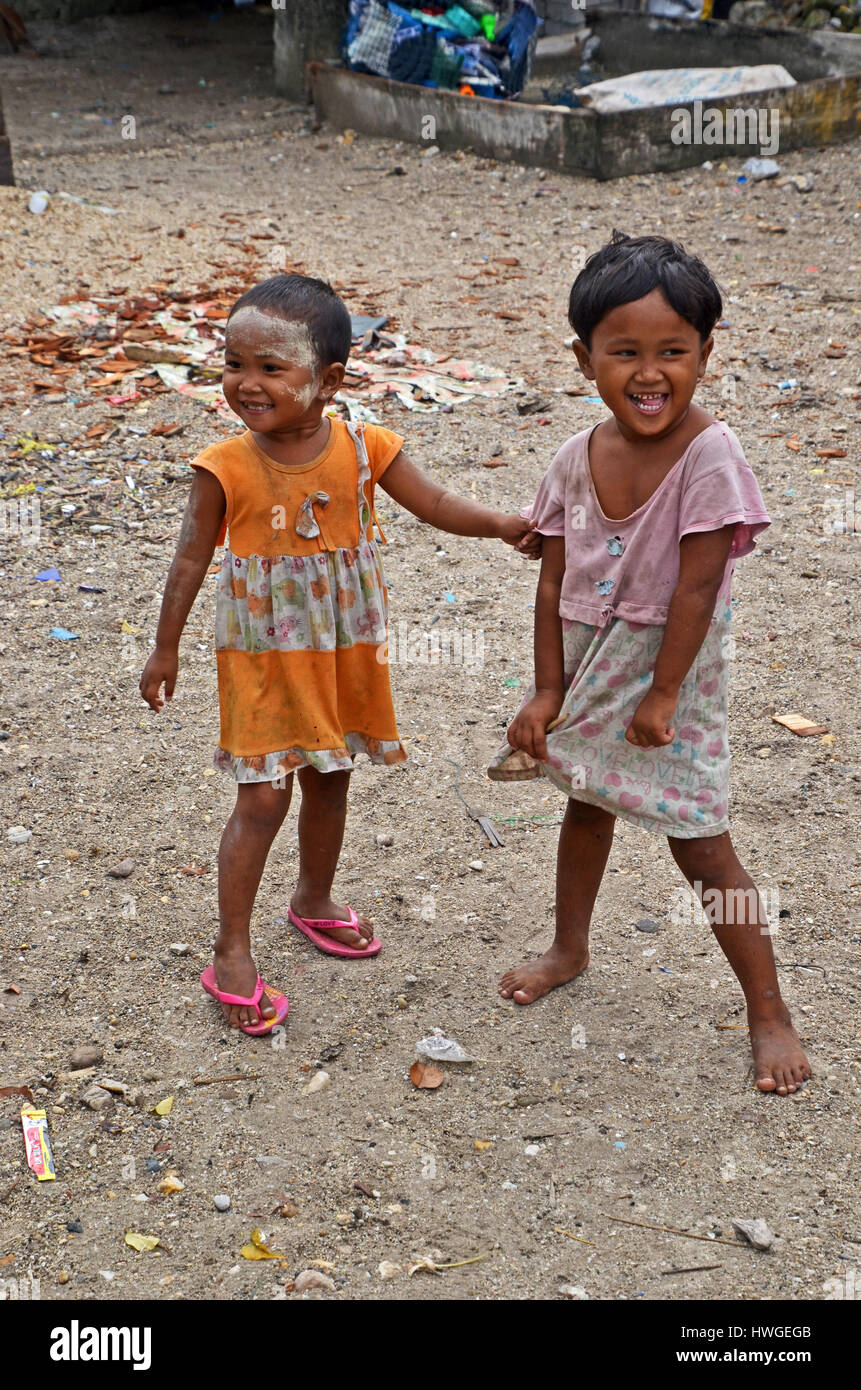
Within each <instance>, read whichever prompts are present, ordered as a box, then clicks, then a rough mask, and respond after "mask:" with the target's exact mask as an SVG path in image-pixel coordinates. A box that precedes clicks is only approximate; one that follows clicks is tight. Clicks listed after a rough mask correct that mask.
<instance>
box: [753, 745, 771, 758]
mask: <svg viewBox="0 0 861 1390" xmlns="http://www.w3.org/2000/svg"><path fill="white" fill-rule="evenodd" d="M771 753H772V750H771V749H770V748H767V747H766V748H757V750H756V756H757V757H758V758H770V757H771Z"/></svg>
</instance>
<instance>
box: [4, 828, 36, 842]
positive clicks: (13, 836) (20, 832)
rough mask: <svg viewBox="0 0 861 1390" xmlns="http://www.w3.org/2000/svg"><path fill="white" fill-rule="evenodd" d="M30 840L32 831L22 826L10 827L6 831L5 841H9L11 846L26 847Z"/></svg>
mask: <svg viewBox="0 0 861 1390" xmlns="http://www.w3.org/2000/svg"><path fill="white" fill-rule="evenodd" d="M32 838H33V832H32V830H28V829H27V828H26V826H23V825H11V826H10V827H9V829H8V830H7V831H6V839H7V840H11V842H12V844H13V845H26V843H27V841H28V840H30V839H32Z"/></svg>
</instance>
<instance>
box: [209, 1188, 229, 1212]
mask: <svg viewBox="0 0 861 1390" xmlns="http://www.w3.org/2000/svg"><path fill="white" fill-rule="evenodd" d="M212 1205H213V1206H214V1207H215V1210H216V1211H230V1198H229V1197H228V1195H227V1193H226V1192H218V1193H216V1195H215V1196H214V1197H213V1199H212Z"/></svg>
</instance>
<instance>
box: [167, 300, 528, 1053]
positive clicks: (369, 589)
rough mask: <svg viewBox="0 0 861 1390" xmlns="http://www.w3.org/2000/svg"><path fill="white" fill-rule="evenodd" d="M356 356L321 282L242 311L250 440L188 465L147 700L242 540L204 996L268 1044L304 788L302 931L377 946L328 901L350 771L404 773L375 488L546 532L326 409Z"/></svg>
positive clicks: (244, 415)
mask: <svg viewBox="0 0 861 1390" xmlns="http://www.w3.org/2000/svg"><path fill="white" fill-rule="evenodd" d="M350 341H351V326H350V316H349V314H348V313H347V310H346V308H345V306H344V304H343V303H342V301H341V300H340V299H339V298H338V296H337V295H336V294H335V292H334V291H333V290H332V289H331V287H330V286H329V285H327V284H326V283H325V282H323V281H321V280H316V279H313V278H310V277H307V276H302V275H279V276H275V277H274V278H272V279H270V280H265V281H263V282H262V283H261V284H259V285H255V286H254V287H253V288H252V289H251V290H249V291H248V293H247V294H244V295H243V296H242V297H241V298H240V299H239V300H237V302H236V304H234V306H233V309H232V310H231V313H230V317H229V319H228V321H227V326H226V342H225V366H224V378H223V387H224V395H225V397H226V399H227V402H228V404H229V405H230V407H231V409H232V410H234V411H235V413H236V414H237V415H238V416H239V418H240V419H241V420H242V422H243V423H244V425H245V426H246V431H245V432H244V433H243V434H241V435H238V436H237V437H235V438H233V439H230V440H228V441H227V442H225V443H220V444H213V445H210V447H209V448H208V449H204V451H203V453H201V454H200V455H198V457H197V458H196V459H195V460H194V461H193V464H192V467H193V469H194V477H193V480H192V484H191V493H190V496H189V499H188V505H187V507H186V512H185V516H184V519H183V523H182V530H181V532H180V537H179V543H178V545H177V550H176V554H175V556H174V560H173V563H172V565H171V568H170V571H169V573H168V577H167V583H166V587H165V592H164V598H163V600H162V607H161V615H160V618H159V624H158V631H157V636H156V647H155V650H154V652H153V653H152V655H151V656H150V658H149V660H148V662H147V664H146V667H145V669H144V672H143V675H142V677H141V684H140V689H141V695H142V696H143V698H144V700H146V702H147V704H148V705H149V706H150V707H151V708H152V709H153V710H156V711H158V710H160V709H161V708H162V706H163V704H164V700H165V699H166V700H169V699H170V698H171V697H172V695H173V691H174V687H175V685H176V679H177V669H178V660H179V658H178V649H179V639H180V636H181V633H182V630H183V627H184V626H185V622H186V619H187V618H188V614H189V612H190V610H191V606H192V604H193V603H194V600H195V597H196V595H197V593H198V590H199V589H200V586H201V584H202V582H203V578H204V576H205V574H206V572H207V569H208V567H209V565H210V562H211V560H212V555H213V552H214V550H215V547H216V545H218V544H220V543H222V542H223V541H224V539H225V535H227V537H228V545H227V548H226V549H225V551H224V559H223V563H222V567H221V574H220V576H219V580H218V597H217V604H216V619H215V628H216V651H217V662H218V692H219V703H220V708H221V737H220V742H219V747H218V750H217V752H216V755H215V762H216V766H218V767H220V768H221V769H223V770H224V771H225V772H228V773H230V774H231V775H232V776H233V777H234V778H235V780H236V782H237V783H238V787H237V799H236V806H235V808H234V811H233V814H232V815H231V817H230V819H229V821H228V823H227V826H226V827H225V830H224V834H223V836H222V839H221V847H220V850H219V857H218V895H219V916H220V929H219V933H218V938H217V940H216V943H215V960H214V963H213V965H212V966H210V967H209V969H208V970H206V971H204V973H203V975H202V977H201V983H202V984H203V988H204V989H205V990H206V991H207V993H209V994H210V995H211V996H212V997H213V998H215V999H217V1000H218V1001H219V1002H220V1003H221V1006H222V1009H223V1011H224V1013H225V1015H226V1017H227V1019H228V1021H229V1023H230V1024H231V1026H232V1027H235V1028H241V1029H242V1030H243V1031H244V1032H246V1033H252V1034H260V1033H265V1032H269V1031H271V1029H272V1028H273V1027H274V1026H275V1025H276V1024H277V1023H279V1022H280V1021H282V1020H283V1019H284V1017H285V1016H286V1014H287V1009H288V1004H287V999H286V997H285V996H284V995H283V993H281V992H280V991H279V990H277V989H275V988H273V987H271V986H268V985H266V984H265V982H264V981H263V980H262V979H261V978H260V976H259V975H258V972H257V968H256V966H255V964H254V961H253V958H252V955H251V943H250V921H251V910H252V907H253V905H254V899H255V896H256V893H257V888H258V885H259V883H260V879H261V876H262V873H263V868H264V865H265V863H266V857H267V855H268V853H269V849H270V846H271V845H272V842H273V840H274V839H275V836H276V834H277V833H278V830H279V828H280V826H281V824H282V822H283V820H284V817H285V816H286V814H287V810H288V807H289V805H290V797H291V792H292V784H293V774H294V772H295V773H296V775H297V777H298V779H299V786H300V789H301V792H302V804H301V809H300V812H299V822H298V835H299V878H298V883H297V885H296V889H295V892H294V893H293V897H292V899H291V902H290V908H289V918H290V921H291V922H292V923H293V925H294V926H295V927H296V928H297V929H298V930H300V931H301V932H303V933H304V935H305V936H307V937H308V938H309V939H310V940H311V941H312V942H313V943H314V945H316V946H317V947H318V948H319V949H320V950H322V951H325V952H326V953H327V954H330V955H337V956H342V957H350V958H353V959H359V958H361V957H366V956H372V955H375V954H376V953H377V952H378V951H379V949H380V942H379V941H378V940H377V938H376V937H375V936H374V933H373V929H372V926H371V923H370V922H369V921H368V920H367V919H366V918H365V917H363V916H361V914H359V913H357V912H356V911H354V909H353V908H351V907H344V906H342V905H341V904H339V903H336V902H334V901H333V899H332V896H331V893H332V883H333V879H334V875H335V869H336V866H337V863H338V857H339V854H340V850H341V843H342V840H343V834H344V825H345V820H346V810H347V791H348V787H349V782H350V774H351V771H352V768H353V759H354V757H355V755H356V754H357V753H365V754H367V756H368V757H370V759H371V761H372V762H375V763H397V762H401V761H403V760H404V758H405V757H406V753H405V751H404V749H403V746H402V744H401V741H400V737H399V735H398V729H397V725H396V722H395V713H394V708H393V704H392V695H391V689H390V685H389V668H388V664H387V662H386V658H385V652H386V645H385V644H386V631H387V627H386V625H387V606H388V605H387V594H386V586H385V581H384V578H383V571H382V565H381V562H380V555H379V550H378V546H377V542H376V540H375V538H374V531H373V525H374V522H375V520H376V517H375V513H374V489H375V487H376V485H377V484H379V485H380V486H381V487H382V488H383V489H384V490H385V491H386V492H387V493H388V494H389V496H390V497H392V498H393V499H394V500H395V501H396V502H397V503H398V504H399V505H400V506H402V507H404V508H406V509H407V510H408V511H410V512H412V513H413V514H414V515H415V516H417V517H418V518H419V519H420V520H422V521H426V522H428V523H429V524H430V525H432V526H436V527H438V528H439V529H440V530H442V531H449V532H451V533H452V534H454V535H459V536H487V537H495V538H497V539H500V540H503V541H505V542H506V543H507V544H509V545H518V544H524V545H528V542H527V537H528V533H529V531H530V528H531V523H530V522H528V521H524V519H523V518H522V517H519V516H505V515H503V514H501V513H499V512H494V511H491V510H490V509H489V508H487V507H483V506H480V505H478V504H477V503H475V502H470V501H467V500H466V499H464V498H461V497H458V496H456V495H455V494H453V493H451V492H446V491H445V490H444V489H443V488H441V487H440V486H439V485H438V484H436V483H434V482H432V481H431V479H430V478H428V477H426V476H425V475H424V474H423V473H422V472H421V471H420V470H419V469H418V468H417V467H416V466H415V464H413V463H411V462H410V460H409V459H408V458H407V457H406V455H405V454H404V452H403V450H402V445H403V442H404V441H403V439H402V438H401V437H400V435H397V434H394V433H393V432H392V431H391V430H387V429H383V428H381V427H379V426H374V425H365V426H364V427H354V426H352V425H349V424H346V423H345V422H344V421H343V420H340V419H336V418H333V417H331V416H329V415H327V414H325V413H324V412H325V410H326V408H327V406H328V405H329V404H330V402H331V400H332V397H333V396H334V395H335V393H336V392H337V391H338V389H339V387H340V385H341V383H342V381H343V378H344V371H345V364H346V362H347V358H348V356H349V352H350ZM162 689H163V691H164V697H162V694H161V692H162Z"/></svg>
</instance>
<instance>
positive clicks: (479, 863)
mask: <svg viewBox="0 0 861 1390" xmlns="http://www.w3.org/2000/svg"><path fill="white" fill-rule="evenodd" d="M469 867H470V868H471V869H474V870H475V872H476V873H477V874H480V873H481V871H482V869H483V868H484V860H483V859H470V861H469Z"/></svg>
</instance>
